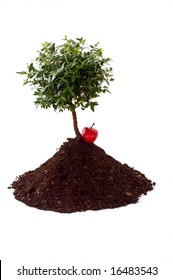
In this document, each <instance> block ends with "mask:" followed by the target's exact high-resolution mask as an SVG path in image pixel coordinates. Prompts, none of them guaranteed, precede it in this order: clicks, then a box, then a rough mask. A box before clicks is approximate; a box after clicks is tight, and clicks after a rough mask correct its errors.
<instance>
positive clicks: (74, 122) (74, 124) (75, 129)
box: [72, 110, 81, 138]
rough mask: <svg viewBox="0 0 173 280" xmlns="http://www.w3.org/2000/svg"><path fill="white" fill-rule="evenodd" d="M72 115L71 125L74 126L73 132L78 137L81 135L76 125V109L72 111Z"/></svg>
mask: <svg viewBox="0 0 173 280" xmlns="http://www.w3.org/2000/svg"><path fill="white" fill-rule="evenodd" d="M72 116H73V127H74V131H75V134H76V136H77V137H78V138H80V137H81V134H80V131H79V128H78V125H77V116H76V111H75V110H74V111H72Z"/></svg>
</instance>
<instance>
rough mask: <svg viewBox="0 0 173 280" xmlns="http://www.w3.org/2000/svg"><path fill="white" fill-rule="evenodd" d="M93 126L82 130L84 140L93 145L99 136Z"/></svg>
mask: <svg viewBox="0 0 173 280" xmlns="http://www.w3.org/2000/svg"><path fill="white" fill-rule="evenodd" d="M93 125H94V124H93ZM93 125H92V126H91V127H84V128H83V129H82V138H83V140H84V141H85V142H88V143H93V142H94V141H95V140H96V138H97V136H98V131H97V130H96V129H95V128H93Z"/></svg>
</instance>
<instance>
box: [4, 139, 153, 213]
mask: <svg viewBox="0 0 173 280" xmlns="http://www.w3.org/2000/svg"><path fill="white" fill-rule="evenodd" d="M154 185H155V183H153V182H151V181H150V180H148V179H147V178H146V177H145V175H144V174H142V173H140V172H139V171H137V170H134V169H133V168H131V167H129V166H128V165H127V164H121V163H120V162H118V161H117V160H115V159H114V158H112V157H111V156H109V155H107V154H106V153H105V151H104V150H103V149H101V148H100V147H98V146H96V145H95V144H94V143H93V144H90V143H86V142H84V141H83V140H82V139H77V138H74V139H69V138H68V139H67V142H65V143H63V145H62V146H61V147H60V149H59V151H57V152H56V153H55V154H54V155H53V157H51V158H50V159H48V160H47V161H46V162H45V163H43V164H42V165H41V166H40V167H38V168H37V169H35V170H33V171H29V172H26V173H24V174H23V175H20V176H19V177H18V178H16V180H15V181H14V182H13V183H12V185H11V186H10V188H13V189H14V196H15V198H16V199H17V200H19V201H21V202H23V203H25V204H26V205H28V206H31V207H36V208H38V209H42V210H51V211H55V212H61V213H71V212H77V211H86V210H99V209H108V208H117V207H120V206H126V205H128V204H131V203H137V202H138V200H139V198H140V196H141V195H146V194H147V192H148V191H151V190H152V189H153V186H154Z"/></svg>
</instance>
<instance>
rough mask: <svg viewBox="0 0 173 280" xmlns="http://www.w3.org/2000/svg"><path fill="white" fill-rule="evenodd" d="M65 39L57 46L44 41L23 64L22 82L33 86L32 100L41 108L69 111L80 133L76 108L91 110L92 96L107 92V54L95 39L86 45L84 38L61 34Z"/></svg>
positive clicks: (76, 132) (93, 105)
mask: <svg viewBox="0 0 173 280" xmlns="http://www.w3.org/2000/svg"><path fill="white" fill-rule="evenodd" d="M64 41H65V43H64V44H62V45H59V46H57V45H56V44H55V43H49V42H45V43H43V44H42V49H41V50H39V51H38V54H39V55H38V57H36V58H35V60H34V61H33V62H32V63H30V64H27V71H22V72H17V73H19V74H22V75H26V79H25V80H24V84H29V85H31V86H33V88H34V95H35V96H36V100H35V102H34V103H35V104H36V105H37V106H41V107H42V108H46V109H47V108H49V107H53V109H54V110H59V111H60V112H62V111H64V110H65V109H67V110H70V111H71V112H72V117H73V125H74V131H75V134H76V136H77V137H81V134H80V132H79V129H78V125H77V116H76V108H78V107H81V109H83V110H84V109H86V108H88V107H90V108H91V110H92V111H94V108H95V106H96V105H98V103H97V101H96V98H97V97H99V96H100V94H101V93H106V92H109V89H108V86H109V82H110V81H113V80H114V79H113V74H112V68H111V67H110V61H111V59H110V58H104V57H103V49H101V48H99V46H98V45H99V43H98V42H97V43H96V44H94V45H87V44H86V40H85V39H83V38H77V39H76V40H72V39H68V38H67V37H65V39H64Z"/></svg>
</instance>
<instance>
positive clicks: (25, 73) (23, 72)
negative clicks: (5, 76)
mask: <svg viewBox="0 0 173 280" xmlns="http://www.w3.org/2000/svg"><path fill="white" fill-rule="evenodd" d="M16 73H17V74H21V75H27V74H28V73H27V72H26V71H21V72H16Z"/></svg>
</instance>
